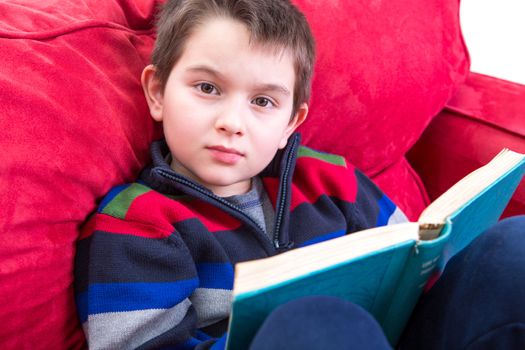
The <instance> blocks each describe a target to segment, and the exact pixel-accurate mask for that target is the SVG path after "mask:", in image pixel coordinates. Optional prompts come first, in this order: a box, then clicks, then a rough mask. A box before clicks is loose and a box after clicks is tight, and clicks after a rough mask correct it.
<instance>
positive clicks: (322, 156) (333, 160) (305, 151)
mask: <svg viewBox="0 0 525 350" xmlns="http://www.w3.org/2000/svg"><path fill="white" fill-rule="evenodd" d="M297 156H298V157H299V158H300V157H310V158H316V159H319V160H322V161H324V162H327V163H330V164H333V165H339V166H343V167H345V168H346V161H345V159H344V158H343V157H341V156H337V155H335V154H328V153H322V152H317V151H314V150H313V149H311V148H308V147H304V146H301V147H300V148H299V151H298V152H297Z"/></svg>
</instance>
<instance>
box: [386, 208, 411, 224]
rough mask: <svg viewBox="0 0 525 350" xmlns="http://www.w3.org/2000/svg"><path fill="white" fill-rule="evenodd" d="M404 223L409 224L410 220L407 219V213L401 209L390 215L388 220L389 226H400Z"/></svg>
mask: <svg viewBox="0 0 525 350" xmlns="http://www.w3.org/2000/svg"><path fill="white" fill-rule="evenodd" d="M403 222H408V218H407V217H406V215H405V213H403V211H401V209H399V207H397V208H396V210H395V211H394V212H393V213H392V215H390V217H389V218H388V224H387V225H393V224H400V223H403Z"/></svg>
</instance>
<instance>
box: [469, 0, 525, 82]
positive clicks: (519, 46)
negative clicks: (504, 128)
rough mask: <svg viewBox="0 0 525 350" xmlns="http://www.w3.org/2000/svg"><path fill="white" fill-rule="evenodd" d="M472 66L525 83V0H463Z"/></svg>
mask: <svg viewBox="0 0 525 350" xmlns="http://www.w3.org/2000/svg"><path fill="white" fill-rule="evenodd" d="M460 4H461V5H460V18H461V28H462V31H463V37H464V39H465V42H466V44H467V47H468V50H469V53H470V59H471V70H472V71H473V72H477V73H483V74H486V75H491V76H495V77H498V78H502V79H505V80H510V81H514V82H517V83H520V84H525V0H461V3H460Z"/></svg>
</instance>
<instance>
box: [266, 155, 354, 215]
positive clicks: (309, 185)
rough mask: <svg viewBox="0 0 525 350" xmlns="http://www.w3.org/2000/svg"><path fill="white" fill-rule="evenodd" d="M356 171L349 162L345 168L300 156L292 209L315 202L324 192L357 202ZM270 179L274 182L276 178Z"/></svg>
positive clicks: (294, 181) (296, 171)
mask: <svg viewBox="0 0 525 350" xmlns="http://www.w3.org/2000/svg"><path fill="white" fill-rule="evenodd" d="M354 171H355V168H354V167H353V166H352V165H351V164H348V163H347V168H344V167H341V166H340V165H334V164H331V163H327V162H324V161H321V160H319V159H315V158H310V157H301V158H299V159H298V161H297V167H296V169H295V173H294V178H293V184H292V202H291V206H290V209H291V210H293V209H294V208H295V207H297V206H298V205H300V204H302V203H310V204H311V203H315V202H316V201H317V200H318V199H319V197H320V196H321V195H323V194H325V195H328V196H336V197H337V198H339V199H342V200H344V201H347V202H355V200H356V196H357V179H356V177H355V172H354ZM269 180H270V182H272V180H274V179H269ZM275 180H276V179H275ZM272 186H275V184H272Z"/></svg>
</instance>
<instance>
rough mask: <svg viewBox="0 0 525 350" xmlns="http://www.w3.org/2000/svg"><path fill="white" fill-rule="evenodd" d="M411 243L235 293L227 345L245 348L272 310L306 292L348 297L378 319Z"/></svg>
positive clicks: (231, 347)
mask: <svg viewBox="0 0 525 350" xmlns="http://www.w3.org/2000/svg"><path fill="white" fill-rule="evenodd" d="M414 244H415V240H409V241H405V242H402V243H399V244H396V245H394V246H392V247H388V248H385V249H382V250H381V251H378V252H375V253H374V254H367V255H366V256H362V257H357V258H355V259H352V260H350V261H346V262H343V263H340V264H337V265H334V266H330V267H328V268H325V269H323V270H319V271H315V272H312V273H310V274H308V275H304V276H301V277H300V278H295V279H292V280H288V281H285V282H282V283H279V284H277V285H272V286H269V287H267V288H265V289H261V290H256V291H253V292H246V293H243V294H240V295H236V296H235V300H234V302H233V307H232V314H231V318H230V320H231V324H230V332H229V334H228V347H227V348H228V349H229V350H240V349H247V348H248V347H249V344H250V341H251V339H252V338H253V337H254V336H255V333H256V332H257V329H258V328H259V327H260V325H261V324H262V322H263V321H264V319H265V318H266V317H267V316H268V314H269V313H270V312H271V311H272V310H274V309H275V308H276V307H278V306H279V305H281V304H283V303H286V302H287V301H290V300H293V299H296V298H300V297H303V296H308V295H331V296H336V297H340V298H343V299H346V300H350V301H352V302H354V303H356V304H358V305H360V306H362V307H363V308H365V309H366V310H368V311H369V312H370V313H372V315H374V316H375V317H376V318H377V319H381V318H382V317H383V313H384V311H385V310H386V309H387V307H388V304H389V302H390V300H391V298H392V293H393V291H394V290H395V288H396V285H397V283H398V279H399V277H400V276H401V272H402V270H403V269H404V267H405V264H406V262H407V259H408V257H409V256H410V254H411V251H412V249H413V247H414Z"/></svg>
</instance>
